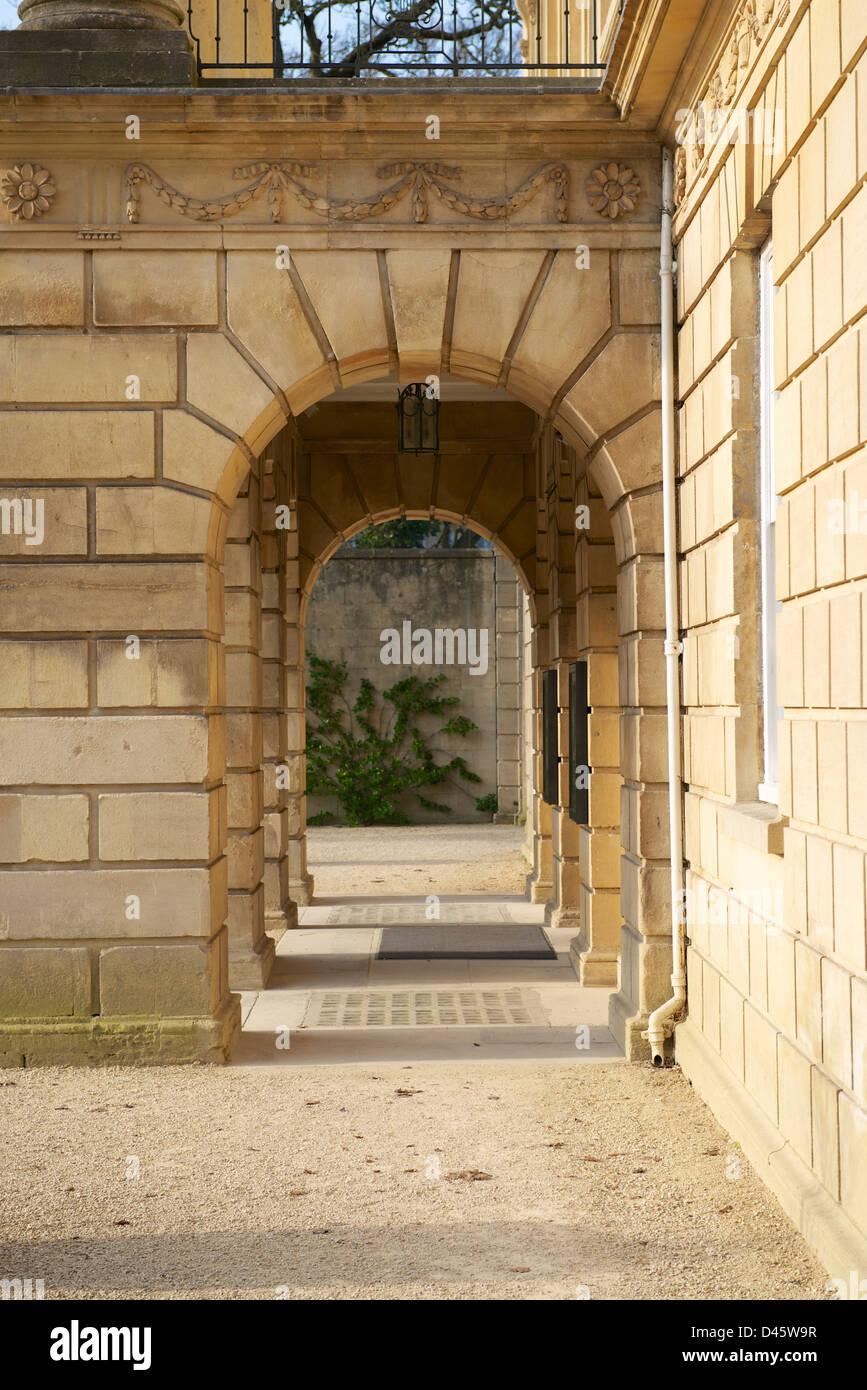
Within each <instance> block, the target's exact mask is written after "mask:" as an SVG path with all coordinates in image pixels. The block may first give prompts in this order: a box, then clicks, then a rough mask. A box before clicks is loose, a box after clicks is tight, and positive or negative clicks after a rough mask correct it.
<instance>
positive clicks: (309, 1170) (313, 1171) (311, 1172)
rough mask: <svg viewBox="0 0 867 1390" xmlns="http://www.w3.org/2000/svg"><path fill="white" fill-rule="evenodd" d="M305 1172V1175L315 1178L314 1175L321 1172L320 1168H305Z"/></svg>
mask: <svg viewBox="0 0 867 1390" xmlns="http://www.w3.org/2000/svg"><path fill="white" fill-rule="evenodd" d="M304 1172H305V1175H307V1176H310V1177H313V1176H314V1174H316V1173H318V1172H319V1169H318V1168H305V1169H304Z"/></svg>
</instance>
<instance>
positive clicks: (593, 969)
mask: <svg viewBox="0 0 867 1390" xmlns="http://www.w3.org/2000/svg"><path fill="white" fill-rule="evenodd" d="M569 954H570V956H571V957H572V964H573V966H574V967H575V974H576V975H577V976H578V979H579V980H580V981H581V983H582V985H587V986H588V988H590V989H616V988H617V985H618V983H619V981H618V975H619V974H620V969H619V962H618V960H617V957H616V956H615V957H614V958H613V959H612V958H611V957H609V958H608V959H607V960H606V959H605V958H604V957H601V958H600V957H598V956H594V955H592V953H591V949H590V947H588V945H587V943H586V941H585V940H584V939H583V937H580V936H576V938H575V940H574V941H573V942H571V943H570V946H569Z"/></svg>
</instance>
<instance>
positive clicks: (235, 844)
mask: <svg viewBox="0 0 867 1390" xmlns="http://www.w3.org/2000/svg"><path fill="white" fill-rule="evenodd" d="M226 855H227V858H228V860H229V890H230V892H233V893H234V892H237V891H238V890H243V891H244V892H247V893H251V892H252V891H253V890H254V889H255V888H256V887H257V886H258V884H260V883H261V882H262V877H263V874H264V872H265V832H264V829H263V828H262V827H261V826H259V827H258V828H257V829H256V830H254V831H253V833H252V834H251V835H245V834H240V833H238V832H236V831H232V833H231V834H230V836H229V839H228V844H227V848H226Z"/></svg>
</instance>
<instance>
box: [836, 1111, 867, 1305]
mask: <svg viewBox="0 0 867 1390" xmlns="http://www.w3.org/2000/svg"><path fill="white" fill-rule="evenodd" d="M839 1122H840V1199H841V1201H842V1203H843V1206H844V1208H845V1210H846V1212H847V1213H848V1215H849V1216H851V1218H852V1220H853V1221H854V1222H855V1225H856V1226H857V1227H858V1228H859V1230H861V1231H863V1232H864V1233H865V1234H867V1183H865V1182H864V1174H865V1172H867V1114H865V1113H864V1110H863V1109H862V1108H861V1106H859V1105H856V1104H855V1103H854V1102H853V1101H852V1100H850V1098H849V1097H848V1096H845V1095H843V1093H842V1092H840V1094H839ZM861 1297H862V1298H863V1294H862V1295H861Z"/></svg>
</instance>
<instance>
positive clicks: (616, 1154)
mask: <svg viewBox="0 0 867 1390" xmlns="http://www.w3.org/2000/svg"><path fill="white" fill-rule="evenodd" d="M608 1157H609V1158H625V1157H626V1154H622V1153H613V1154H609V1155H608Z"/></svg>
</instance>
